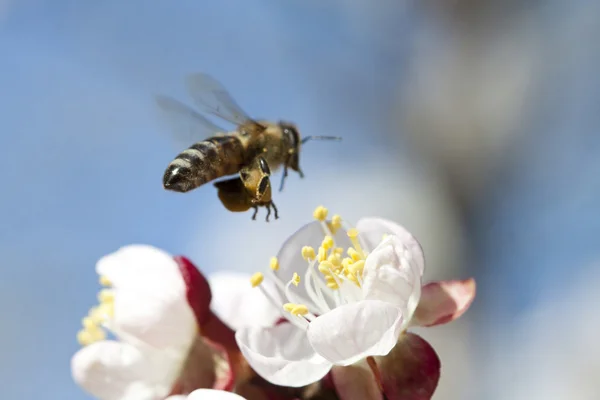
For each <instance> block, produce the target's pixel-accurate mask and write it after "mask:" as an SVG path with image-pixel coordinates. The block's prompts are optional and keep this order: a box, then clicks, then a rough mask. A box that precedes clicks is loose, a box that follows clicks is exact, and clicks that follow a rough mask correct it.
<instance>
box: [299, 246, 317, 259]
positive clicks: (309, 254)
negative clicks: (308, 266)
mask: <svg viewBox="0 0 600 400" xmlns="http://www.w3.org/2000/svg"><path fill="white" fill-rule="evenodd" d="M316 257H317V256H316V255H315V249H313V248H312V247H310V246H304V247H303V248H302V258H304V260H305V261H312V260H314V259H315V258H316Z"/></svg>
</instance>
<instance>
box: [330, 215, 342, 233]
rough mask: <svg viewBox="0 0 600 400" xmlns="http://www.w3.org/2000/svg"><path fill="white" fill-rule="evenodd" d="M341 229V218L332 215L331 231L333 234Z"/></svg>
mask: <svg viewBox="0 0 600 400" xmlns="http://www.w3.org/2000/svg"><path fill="white" fill-rule="evenodd" d="M341 227H342V217H340V216H339V215H337V214H336V215H334V216H333V217H331V230H332V232H333V233H334V234H335V233H336V232H337V231H338V230H339V229H340V228H341Z"/></svg>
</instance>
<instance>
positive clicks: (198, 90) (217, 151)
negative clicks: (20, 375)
mask: <svg viewBox="0 0 600 400" xmlns="http://www.w3.org/2000/svg"><path fill="white" fill-rule="evenodd" d="M186 86H187V89H188V92H189V95H190V96H191V97H192V99H193V100H194V102H195V104H196V105H197V106H198V107H199V109H201V110H203V111H204V112H206V113H208V114H212V115H215V116H217V117H219V118H221V119H223V120H225V121H227V122H230V123H232V124H235V125H236V128H235V129H234V130H232V131H226V130H225V129H223V128H221V127H219V126H218V125H215V124H214V123H213V122H211V121H210V120H208V119H207V118H206V117H204V116H203V115H201V114H200V113H198V112H196V111H195V110H193V109H192V108H190V107H188V106H187V105H185V104H183V103H181V102H179V101H178V100H176V99H174V98H172V97H169V96H164V95H159V96H157V97H156V102H157V104H158V106H159V108H160V110H161V111H162V114H163V116H165V117H167V119H168V121H169V122H170V123H171V125H172V126H173V127H174V128H175V129H174V132H175V133H176V134H178V135H179V136H180V138H181V139H187V140H190V141H191V140H192V138H195V140H199V139H203V138H204V139H203V140H201V141H199V142H196V143H195V144H193V145H191V146H190V147H189V148H187V149H186V150H184V151H183V152H181V153H180V154H179V155H177V157H175V159H174V160H173V161H171V163H170V164H169V165H168V166H167V169H166V170H165V173H164V176H163V187H164V188H165V189H167V190H172V191H175V192H188V191H190V190H193V189H195V188H197V187H200V186H202V185H204V184H205V183H207V182H210V181H213V180H215V179H218V178H221V177H224V176H227V175H233V174H239V177H238V178H232V179H228V180H224V181H221V182H216V183H215V184H214V186H215V187H216V188H217V191H218V196H219V199H220V200H221V203H223V205H224V206H225V208H226V209H228V210H230V211H237V212H240V211H247V210H249V209H250V208H254V210H255V212H254V214H253V216H252V219H255V218H256V214H257V211H258V207H266V208H267V211H268V214H267V221H268V218H269V216H270V214H271V208H273V210H274V211H275V218H276V219H277V218H279V216H278V212H277V208H276V207H275V204H274V203H273V201H272V199H271V182H270V176H271V171H272V170H273V171H276V170H277V169H279V168H280V167H283V175H282V178H281V185H280V188H279V190H280V191H281V190H283V185H284V182H285V179H286V178H287V176H288V169H291V170H293V171H296V172H297V173H298V174H299V175H300V177H301V178H303V177H304V174H303V172H302V170H301V169H300V165H299V154H300V148H301V146H302V145H303V144H304V143H306V142H307V141H308V140H311V139H320V140H341V138H338V137H333V136H307V137H305V138H304V139H301V138H300V133H299V132H298V129H297V128H296V126H295V125H294V124H292V123H289V122H284V121H279V122H277V123H275V122H269V121H263V120H256V119H253V118H250V117H249V116H248V115H247V114H246V113H245V112H244V111H243V110H242V108H241V107H240V106H239V105H238V104H237V103H236V101H235V100H234V99H233V97H232V96H231V95H230V94H229V92H228V91H227V90H226V89H225V88H224V86H223V85H221V83H219V82H218V81H217V80H215V79H214V78H212V77H211V76H209V75H207V74H204V73H195V74H192V75H190V76H188V77H187V79H186ZM188 143H189V142H188Z"/></svg>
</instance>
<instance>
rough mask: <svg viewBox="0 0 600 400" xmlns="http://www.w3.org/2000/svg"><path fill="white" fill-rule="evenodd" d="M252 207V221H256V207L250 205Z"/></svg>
mask: <svg viewBox="0 0 600 400" xmlns="http://www.w3.org/2000/svg"><path fill="white" fill-rule="evenodd" d="M252 208H254V214H252V221H256V214H258V207H257V206H252Z"/></svg>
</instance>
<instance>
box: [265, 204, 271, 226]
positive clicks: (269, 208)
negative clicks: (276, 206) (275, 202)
mask: <svg viewBox="0 0 600 400" xmlns="http://www.w3.org/2000/svg"><path fill="white" fill-rule="evenodd" d="M270 215H271V207H269V205H268V204H267V218H266V221H267V222H269V216H270Z"/></svg>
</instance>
